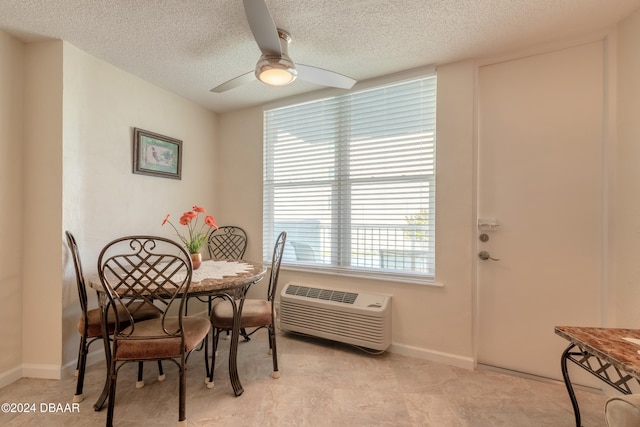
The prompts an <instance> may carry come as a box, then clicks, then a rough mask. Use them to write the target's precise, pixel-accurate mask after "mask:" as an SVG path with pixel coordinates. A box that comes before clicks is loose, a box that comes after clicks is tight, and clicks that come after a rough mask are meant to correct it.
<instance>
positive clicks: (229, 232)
mask: <svg viewBox="0 0 640 427" xmlns="http://www.w3.org/2000/svg"><path fill="white" fill-rule="evenodd" d="M207 248H208V249H209V256H210V257H211V259H216V260H218V259H242V258H243V257H244V253H245V251H246V250H247V233H245V231H244V230H243V229H242V228H240V227H236V226H235V225H224V226H222V227H218V229H217V230H214V231H213V232H212V233H211V234H209V239H208V242H207Z"/></svg>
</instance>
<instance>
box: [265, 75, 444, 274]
mask: <svg viewBox="0 0 640 427" xmlns="http://www.w3.org/2000/svg"><path fill="white" fill-rule="evenodd" d="M435 120H436V77H435V75H430V76H426V77H423V78H419V79H415V80H411V81H403V82H398V83H395V84H391V85H386V86H382V87H375V88H372V89H368V90H363V91H359V92H354V93H350V94H346V95H341V96H336V97H332V98H327V99H322V100H318V101H312V102H307V103H303V104H298V105H292V106H287V107H283V108H277V109H271V110H266V111H265V112H264V198H263V203H264V206H263V212H264V218H263V221H264V224H263V229H264V236H263V242H264V248H263V249H264V250H263V253H264V258H265V260H270V259H271V254H272V251H273V244H274V242H275V238H276V236H277V235H278V233H280V232H281V231H287V233H288V237H287V246H286V249H285V254H284V257H283V263H284V264H285V265H286V264H293V265H299V266H305V267H309V268H314V267H319V268H322V269H323V270H324V271H326V270H335V271H336V272H341V273H349V272H352V273H357V274H367V273H369V274H375V275H383V276H384V275H390V276H398V275H400V276H403V275H409V276H419V278H422V279H424V278H432V277H433V276H434V267H435V123H436V122H435Z"/></svg>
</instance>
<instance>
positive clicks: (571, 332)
mask: <svg viewBox="0 0 640 427" xmlns="http://www.w3.org/2000/svg"><path fill="white" fill-rule="evenodd" d="M555 332H556V334H558V335H559V336H561V337H563V338H565V339H567V340H569V341H570V342H571V343H572V344H575V345H577V346H578V347H581V348H583V349H584V350H586V351H588V352H589V353H591V354H593V355H594V356H596V357H598V358H600V359H602V360H606V361H608V362H609V363H611V365H613V366H614V367H615V368H618V369H620V370H622V371H625V372H626V373H628V374H629V375H631V376H633V377H635V378H637V379H640V353H639V351H640V329H617V328H592V327H581V326H556V327H555ZM633 341H635V342H637V343H639V344H636V343H634V342H633Z"/></svg>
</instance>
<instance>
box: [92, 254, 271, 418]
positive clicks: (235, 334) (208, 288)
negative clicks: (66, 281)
mask: <svg viewBox="0 0 640 427" xmlns="http://www.w3.org/2000/svg"><path fill="white" fill-rule="evenodd" d="M267 267H268V265H267V264H265V263H262V262H253V261H244V260H206V261H203V262H202V264H201V265H200V267H199V268H198V269H195V270H193V274H192V276H191V283H190V284H189V288H188V290H187V295H188V296H189V297H191V296H212V297H218V298H224V299H227V300H229V301H230V302H231V304H232V305H233V307H234V314H235V315H234V319H233V328H232V333H231V343H230V349H229V378H230V380H231V385H232V387H233V391H234V394H235V395H236V396H240V395H241V394H242V393H243V392H244V389H243V388H242V384H241V382H240V377H239V375H238V365H237V355H238V338H239V335H240V316H241V314H242V306H243V303H244V295H245V293H246V291H247V290H248V288H249V287H250V286H251V285H253V284H254V283H256V282H258V281H260V280H261V279H262V278H263V277H264V275H265V274H266V272H267ZM89 284H90V286H91V288H93V289H95V290H96V291H97V292H98V303H99V307H100V314H101V319H102V334H103V342H104V349H105V358H106V361H107V372H108V370H109V365H110V363H111V347H110V341H109V333H108V330H107V326H106V313H107V311H108V310H109V309H110V305H109V300H108V298H107V296H106V293H105V290H104V287H103V285H102V283H101V281H100V278H99V276H98V275H97V274H96V275H95V276H91V277H90V279H89ZM205 345H208V344H207V343H205ZM206 366H207V368H206V379H205V383H207V387H208V388H211V387H213V378H212V377H213V366H212V367H211V369H209V366H208V362H207V363H206ZM108 384H109V381H108V378H106V376H105V385H104V388H103V391H102V394H101V395H100V397H99V398H98V400H97V401H96V403H95V404H94V405H93V406H94V409H95V410H96V411H99V410H101V409H102V407H103V406H104V404H105V402H106V401H107V398H108V395H109V390H108V388H109V387H108Z"/></svg>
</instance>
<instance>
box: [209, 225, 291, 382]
mask: <svg viewBox="0 0 640 427" xmlns="http://www.w3.org/2000/svg"><path fill="white" fill-rule="evenodd" d="M286 240H287V233H286V231H283V232H282V233H280V235H279V236H278V238H277V240H276V243H275V245H274V247H273V255H272V259H271V274H270V276H269V285H268V287H267V298H266V299H244V301H242V302H241V306H240V307H241V310H242V311H241V314H240V328H241V329H242V330H246V329H249V328H254V329H253V330H252V331H251V332H250V333H248V334H247V335H249V336H250V335H253V334H254V333H255V332H256V331H258V330H259V329H262V328H267V330H268V333H269V353H270V354H271V355H272V357H273V374H272V377H273V378H280V372H279V371H278V353H277V350H276V333H275V319H276V314H275V306H274V301H275V297H276V290H277V287H278V275H279V274H280V263H281V262H282V253H283V252H284V245H285V243H286ZM234 311H235V306H234V305H233V304H231V303H230V302H229V301H227V300H224V301H221V302H219V303H217V304H215V305H214V306H213V309H212V310H211V326H212V328H213V338H212V340H213V352H212V356H211V358H212V360H211V373H210V375H211V377H210V382H211V383H213V366H215V357H216V349H217V347H218V339H219V337H220V332H221V331H229V330H231V329H232V328H233V318H234ZM245 333H246V332H245Z"/></svg>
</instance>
